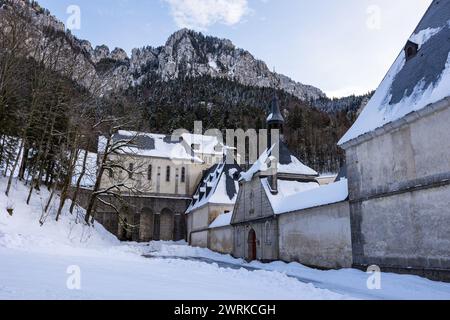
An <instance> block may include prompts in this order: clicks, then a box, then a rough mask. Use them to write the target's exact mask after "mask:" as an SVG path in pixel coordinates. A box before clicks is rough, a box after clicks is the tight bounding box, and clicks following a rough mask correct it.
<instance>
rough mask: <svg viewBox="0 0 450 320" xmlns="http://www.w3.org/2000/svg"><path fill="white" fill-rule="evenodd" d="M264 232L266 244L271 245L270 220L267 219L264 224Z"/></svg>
mask: <svg viewBox="0 0 450 320" xmlns="http://www.w3.org/2000/svg"><path fill="white" fill-rule="evenodd" d="M264 233H265V236H266V244H267V245H271V244H272V239H271V230H270V222H269V221H267V222H266V225H265V226H264Z"/></svg>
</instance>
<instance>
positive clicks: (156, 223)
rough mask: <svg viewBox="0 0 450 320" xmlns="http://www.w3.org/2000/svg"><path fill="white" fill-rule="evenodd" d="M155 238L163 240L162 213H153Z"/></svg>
mask: <svg viewBox="0 0 450 320" xmlns="http://www.w3.org/2000/svg"><path fill="white" fill-rule="evenodd" d="M153 240H155V241H159V240H161V215H160V214H155V215H153Z"/></svg>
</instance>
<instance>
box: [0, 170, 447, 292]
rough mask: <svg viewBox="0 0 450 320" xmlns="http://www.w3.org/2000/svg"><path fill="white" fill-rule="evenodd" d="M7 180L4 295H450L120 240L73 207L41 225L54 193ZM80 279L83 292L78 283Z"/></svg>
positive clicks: (395, 281)
mask: <svg viewBox="0 0 450 320" xmlns="http://www.w3.org/2000/svg"><path fill="white" fill-rule="evenodd" d="M4 186H5V180H4V179H3V178H1V179H0V299H177V300H179V299H194V300H211V299H224V300H230V299H237V300H241V299H257V300H258V299H288V300H293V299H295V300H297V299H450V284H444V283H438V282H432V281H429V280H426V279H422V278H419V277H413V276H399V275H392V274H383V275H382V282H381V284H382V290H373V291H371V290H368V289H367V286H366V281H367V278H368V275H367V274H365V273H363V272H360V271H356V270H341V271H318V270H313V269H309V268H306V267H303V266H301V265H299V264H295V263H293V264H284V263H281V262H279V263H272V264H261V263H258V262H253V263H251V264H247V263H245V262H244V261H242V260H239V259H234V258H232V257H230V256H226V255H220V254H217V253H213V252H211V251H209V250H206V249H199V248H192V247H189V246H187V245H186V244H185V243H167V242H152V243H149V244H137V243H120V242H119V241H118V240H117V239H116V238H115V237H113V236H112V235H111V234H109V233H108V232H107V231H106V230H105V229H104V228H102V227H101V226H100V225H96V226H95V228H88V227H86V226H84V225H83V224H82V223H81V222H80V221H79V220H81V219H77V214H75V215H74V216H72V215H70V214H68V213H67V211H66V212H65V214H64V215H63V217H62V220H61V221H60V222H58V223H56V222H55V221H54V216H53V211H52V212H50V215H49V216H48V217H46V222H45V224H44V225H43V226H40V225H39V223H38V221H39V218H40V217H41V213H42V207H43V204H44V203H45V200H46V199H47V196H48V194H47V192H46V191H45V190H43V191H41V193H40V194H36V195H34V197H33V199H32V203H31V205H30V206H27V205H26V204H25V203H24V202H25V201H24V200H25V199H26V189H25V188H24V187H23V185H22V184H21V183H20V182H16V183H15V185H14V189H13V191H12V193H11V197H10V198H6V197H5V195H4V193H3V191H4ZM8 207H14V213H13V216H9V214H8V213H7V211H6V209H7V208H8ZM81 217H82V212H80V213H79V218H81ZM144 254H145V255H150V256H152V257H151V258H145V257H143V255H144ZM199 258H202V260H199ZM205 258H207V260H205ZM214 261H215V262H214ZM241 267H242V268H241ZM78 271H79V273H78ZM68 272H69V273H68ZM73 272H75V273H73ZM78 274H79V278H78ZM73 279H76V280H78V279H79V283H80V285H81V288H80V289H79V290H78V289H70V288H71V286H70V284H73V283H74V282H71V281H70V280H73ZM68 280H69V286H68V285H67V284H68ZM75 283H77V281H75Z"/></svg>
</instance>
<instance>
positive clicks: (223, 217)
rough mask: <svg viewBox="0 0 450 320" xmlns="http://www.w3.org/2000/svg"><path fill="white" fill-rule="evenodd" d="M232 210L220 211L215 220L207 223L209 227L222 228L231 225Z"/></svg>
mask: <svg viewBox="0 0 450 320" xmlns="http://www.w3.org/2000/svg"><path fill="white" fill-rule="evenodd" d="M232 217H233V212H227V213H221V214H220V215H219V216H218V217H217V218H216V220H214V221H213V223H211V224H210V225H209V229H215V228H222V227H226V226H229V225H231V218H232Z"/></svg>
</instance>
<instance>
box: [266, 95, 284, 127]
mask: <svg viewBox="0 0 450 320" xmlns="http://www.w3.org/2000/svg"><path fill="white" fill-rule="evenodd" d="M283 124H284V118H283V115H282V114H281V111H280V102H279V100H278V97H277V95H276V94H275V95H274V96H273V99H272V102H271V105H270V114H269V116H268V117H267V127H268V128H269V129H270V128H271V127H273V126H274V125H275V127H279V125H283Z"/></svg>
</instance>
